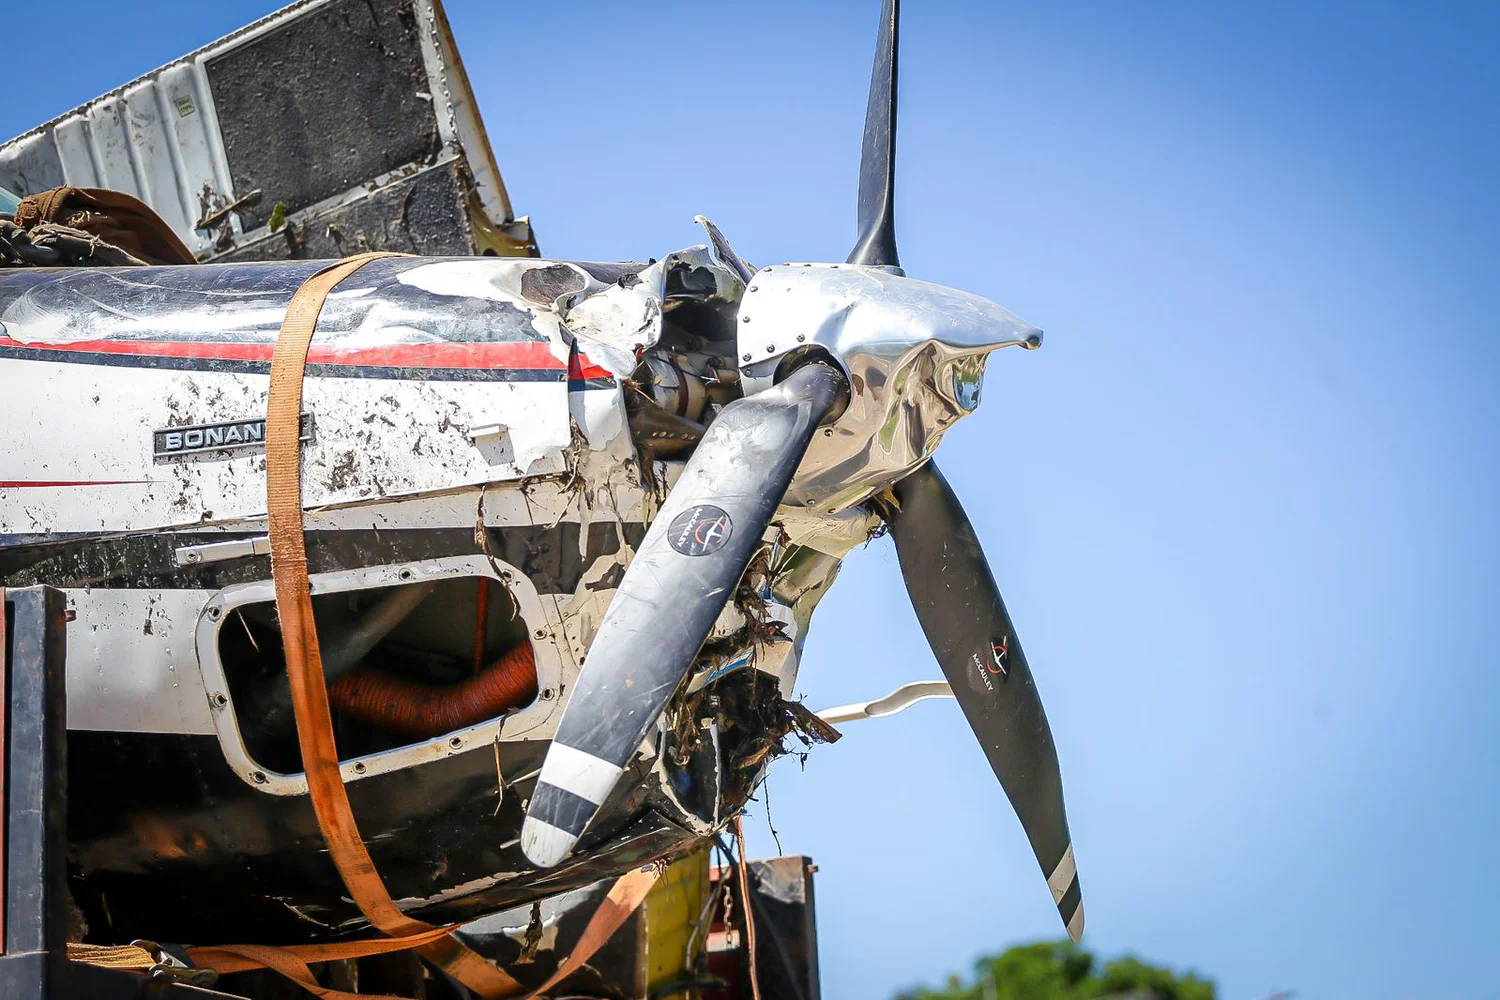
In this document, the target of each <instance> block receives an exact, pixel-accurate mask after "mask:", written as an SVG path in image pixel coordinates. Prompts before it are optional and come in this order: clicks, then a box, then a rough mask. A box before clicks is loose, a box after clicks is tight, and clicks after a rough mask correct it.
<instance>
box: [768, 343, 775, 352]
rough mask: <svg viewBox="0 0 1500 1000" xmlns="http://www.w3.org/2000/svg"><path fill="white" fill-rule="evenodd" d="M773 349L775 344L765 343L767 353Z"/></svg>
mask: <svg viewBox="0 0 1500 1000" xmlns="http://www.w3.org/2000/svg"><path fill="white" fill-rule="evenodd" d="M775 350H776V345H775V344H767V345H766V353H767V354H771V353H774V352H775Z"/></svg>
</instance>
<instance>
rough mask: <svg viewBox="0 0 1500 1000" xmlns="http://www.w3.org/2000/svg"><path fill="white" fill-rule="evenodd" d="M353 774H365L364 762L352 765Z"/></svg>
mask: <svg viewBox="0 0 1500 1000" xmlns="http://www.w3.org/2000/svg"><path fill="white" fill-rule="evenodd" d="M354 773H355V774H364V773H365V762H364V761H359V762H358V763H357V764H355V765H354Z"/></svg>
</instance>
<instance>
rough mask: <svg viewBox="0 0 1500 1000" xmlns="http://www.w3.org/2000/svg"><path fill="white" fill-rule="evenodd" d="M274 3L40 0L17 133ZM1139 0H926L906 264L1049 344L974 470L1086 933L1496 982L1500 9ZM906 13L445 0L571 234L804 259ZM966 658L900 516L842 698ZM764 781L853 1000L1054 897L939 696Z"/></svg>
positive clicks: (919, 33) (1275, 973) (999, 358)
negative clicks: (808, 865)
mask: <svg viewBox="0 0 1500 1000" xmlns="http://www.w3.org/2000/svg"><path fill="white" fill-rule="evenodd" d="M273 6H274V4H272V3H254V2H246V0H236V2H219V3H214V4H206V3H189V2H174V3H159V4H156V5H154V10H155V12H154V13H153V14H151V15H150V16H147V15H146V13H145V7H144V6H141V7H137V6H136V5H124V4H112V3H111V4H105V3H70V2H57V3H52V4H49V5H47V6H46V7H45V10H46V11H47V17H48V19H49V21H51V22H52V23H67V24H70V25H74V26H75V29H74V30H71V31H70V32H69V33H68V42H67V53H68V54H67V57H66V59H65V60H64V66H63V67H61V68H58V67H53V68H51V69H41V70H38V71H37V72H34V73H15V72H13V73H11V74H8V76H7V84H6V90H5V93H4V96H3V98H0V133H3V134H6V135H10V134H15V133H17V132H20V131H22V130H24V129H26V128H28V127H30V126H31V125H33V124H35V123H37V122H39V121H41V120H43V119H45V118H47V117H50V116H52V115H54V114H56V113H58V112H61V111H64V110H66V109H68V108H70V107H72V106H74V105H76V104H78V103H80V102H81V101H83V100H86V99H88V98H90V97H93V96H95V95H96V94H98V93H100V92H102V91H104V90H106V89H109V88H111V87H113V86H115V85H117V84H119V83H121V82H124V81H125V80H127V79H129V78H131V77H133V76H135V75H138V74H139V73H141V72H143V71H146V70H148V69H150V68H152V67H154V66H156V65H158V64H160V63H162V62H165V61H167V60H169V59H171V58H173V57H175V56H177V55H179V54H182V53H183V52H186V51H188V50H189V49H191V48H193V47H195V46H197V45H200V44H202V43H204V42H207V41H209V40H211V39H212V38H215V37H217V36H219V35H221V34H223V33H225V32H227V31H229V30H232V29H233V28H235V27H237V26H239V25H241V24H243V23H245V22H247V21H249V20H250V19H252V18H253V17H255V16H258V15H260V14H262V13H265V12H266V11H268V10H269V9H271V8H272V7H273ZM1126 6H1127V5H1112V4H1049V5H1020V4H997V5H990V4H983V5H980V4H974V5H959V4H952V3H937V2H935V0H931V2H924V0H909V2H908V4H907V10H906V17H905V25H904V29H905V32H904V39H903V56H904V60H905V61H904V65H903V77H902V102H903V106H902V119H901V128H900V161H899V162H900V166H899V173H898V185H899V188H898V190H899V195H898V202H897V208H898V231H899V233H900V240H901V251H902V261H903V263H904V264H905V265H906V267H907V269H908V271H909V273H911V274H913V275H915V276H918V277H922V278H927V279H930V280H934V281H940V282H942V283H945V284H950V285H954V286H958V287H962V288H965V289H968V290H971V291H974V292H977V293H980V294H983V295H986V296H988V297H990V298H993V299H995V300H997V301H999V302H1001V303H1002V304H1004V305H1006V306H1007V307H1008V308H1010V309H1012V310H1013V311H1015V312H1017V313H1018V314H1020V315H1021V316H1023V317H1025V318H1026V319H1027V320H1029V321H1031V322H1033V323H1035V324H1037V325H1038V326H1041V327H1043V328H1044V329H1045V330H1046V331H1047V340H1046V343H1045V346H1044V347H1043V349H1042V350H1041V351H1038V352H1034V353H1023V352H1020V351H1006V352H1003V353H1001V354H999V355H996V356H995V358H994V359H993V360H992V362H991V364H990V367H989V377H988V381H987V384H986V388H985V402H984V405H983V406H982V407H981V409H980V411H979V413H978V414H976V415H975V416H974V417H972V418H970V419H969V420H967V421H965V422H964V423H963V424H961V425H960V426H959V427H958V428H957V429H955V430H954V431H953V432H952V433H951V434H950V435H949V437H948V439H947V440H946V441H945V442H944V445H943V447H942V451H941V456H942V463H943V468H944V470H945V472H946V473H947V475H948V477H949V478H950V480H952V481H953V484H954V486H955V488H956V489H957V490H958V491H959V493H960V495H961V496H962V497H963V498H964V499H965V502H966V503H967V505H968V507H969V510H970V512H971V514H972V516H973V518H974V520H975V522H976V524H977V526H978V530H979V532H980V535H981V537H982V538H984V540H985V542H986V545H987V548H988V551H989V555H990V560H991V563H992V564H993V566H994V569H995V575H996V577H997V578H998V580H999V581H1000V583H1001V586H1002V587H1003V588H1004V591H1005V594H1006V599H1007V602H1008V603H1009V604H1010V608H1011V611H1012V614H1013V615H1014V617H1015V619H1016V622H1017V626H1018V629H1019V630H1020V632H1021V635H1022V636H1023V639H1024V642H1025V645H1026V650H1027V654H1028V656H1029V658H1030V659H1031V662H1032V666H1033V669H1034V671H1035V673H1036V675H1037V678H1038V683H1039V686H1040V688H1041V691H1042V693H1043V695H1044V697H1045V699H1046V704H1047V708H1048V712H1049V716H1050V718H1051V722H1052V728H1053V731H1054V733H1055V734H1056V737H1057V742H1058V746H1059V750H1060V754H1061V757H1062V764H1063V775H1064V780H1065V784H1066V788H1067V794H1068V800H1069V810H1070V817H1071V820H1072V827H1073V835H1074V841H1075V845H1076V849H1077V854H1078V859H1079V867H1080V871H1081V876H1082V879H1083V887H1084V896H1085V899H1086V902H1087V907H1088V918H1089V922H1088V935H1087V937H1086V938H1085V941H1086V943H1087V944H1089V945H1090V946H1092V947H1094V948H1095V949H1097V950H1099V951H1101V952H1104V953H1108V954H1114V953H1118V952H1122V951H1127V950H1128V951H1135V952H1138V953H1140V954H1142V955H1144V956H1146V957H1148V958H1152V959H1157V960H1161V961H1166V962H1171V963H1175V964H1180V965H1191V966H1195V967H1197V968H1199V969H1201V970H1202V971H1203V972H1205V973H1207V974H1209V975H1211V976H1213V977H1215V978H1216V979H1217V980H1218V981H1219V983H1220V984H1221V987H1222V996H1223V997H1224V998H1226V1000H1257V998H1261V997H1265V996H1266V995H1267V994H1269V993H1271V992H1272V991H1273V990H1275V989H1292V990H1296V991H1297V996H1298V997H1299V998H1302V1000H1314V998H1327V1000H1340V998H1350V997H1359V998H1362V1000H1364V998H1369V1000H1398V998H1429V997H1444V998H1453V1000H1462V998H1480V997H1494V996H1497V995H1500V985H1496V982H1495V969H1494V964H1493V961H1492V960H1489V956H1490V955H1492V954H1493V951H1494V939H1495V935H1496V932H1497V931H1500V919H1497V917H1496V915H1495V913H1496V911H1495V905H1494V897H1495V896H1496V894H1497V892H1500V859H1497V853H1500V849H1497V847H1496V837H1495V835H1494V830H1495V827H1496V825H1497V822H1500V740H1497V737H1496V731H1497V727H1496V723H1497V718H1496V716H1497V707H1496V706H1497V704H1500V675H1497V671H1496V662H1495V656H1494V654H1493V652H1492V650H1493V646H1494V641H1495V640H1494V633H1495V629H1494V624H1495V622H1496V612H1495V608H1496V606H1497V599H1500V581H1497V576H1500V527H1497V517H1496V514H1497V510H1500V431H1497V428H1500V406H1497V403H1496V386H1497V379H1500V346H1497V338H1500V322H1497V319H1496V317H1497V315H1500V267H1497V264H1500V250H1497V239H1496V232H1497V222H1500V219H1497V216H1500V211H1497V209H1500V194H1497V185H1496V178H1497V177H1500V128H1497V123H1496V120H1495V119H1496V107H1497V105H1500V80H1497V76H1500V70H1497V66H1500V61H1497V60H1496V59H1495V58H1494V53H1495V52H1496V51H1497V50H1500V14H1497V10H1500V8H1496V7H1494V6H1493V5H1489V4H1484V3H1472V4H1463V3H1447V4H1432V5H1422V7H1421V9H1418V7H1417V5H1394V4H1381V3H1361V4H1354V3H1335V2H1322V3H1312V4H1296V3H1278V2H1272V3H1261V4H1241V5H1202V4H1190V3H1182V4H1144V3H1141V4H1133V5H1129V8H1130V9H1129V10H1126ZM875 7H876V4H875V2H874V0H861V2H859V3H852V2H842V3H825V4H818V5H803V4H796V3H786V2H767V3H762V4H757V5H752V6H746V5H743V4H707V3H695V4H689V3H679V2H667V3H662V4H655V5H648V6H645V7H621V6H620V5H617V4H608V5H605V4H602V3H601V4H598V5H587V4H577V5H561V4H518V3H508V4H496V3H488V2H481V0H451V2H450V4H449V12H450V17H451V19H452V22H453V26H454V30H455V32H456V34H457V37H458V40H459V44H460V47H461V48H462V50H463V53H464V55H465V57H466V59H467V62H468V66H469V70H470V73H471V76H472V79H473V83H474V88H475V90H476V93H477V95H478V100H479V103H480V105H481V108H482V110H483V112H484V115H485V118H486V120H487V123H488V127H489V131H490V136H491V139H492V142H493V144H494V146H495V150H496V153H497V156H498V159H499V162H500V165H501V169H502V172H503V173H504V175H505V178H506V181H507V183H508V186H509V188H510V192H511V195H512V198H513V200H514V202H515V204H516V205H517V207H518V209H519V210H520V211H521V212H525V213H529V214H530V215H531V216H532V219H533V222H534V224H535V226H536V231H537V234H538V237H539V239H540V241H541V245H542V249H543V251H544V252H545V253H547V254H548V255H550V256H557V257H584V258H593V259H612V258H621V259H639V258H643V257H647V256H660V255H661V254H662V253H664V252H666V251H668V250H670V249H673V248H675V247H678V246H682V245H685V244H688V243H692V242H696V241H697V240H698V239H699V236H698V234H697V232H696V230H695V229H694V227H693V225H692V217H693V215H694V214H695V213H698V212H702V213H705V214H707V215H709V216H711V217H712V218H714V219H715V221H717V222H718V224H719V225H720V227H721V228H722V229H723V230H724V231H725V233H726V234H728V236H729V238H730V239H731V240H732V241H733V242H734V243H735V245H736V246H737V248H738V249H739V251H740V253H741V254H742V255H743V256H745V257H747V258H748V259H751V260H753V261H756V262H758V263H771V262H775V261H780V260H788V259H790V260H841V259H842V258H843V257H844V256H845V254H846V253H847V252H848V249H849V247H850V245H851V244H852V240H853V217H854V185H855V173H856V164H857V158H858V143H859V135H860V119H861V115H862V113H863V104H864V94H865V89H866V86H867V80H868V66H869V57H870V51H871V48H872V43H873V33H874V23H875ZM24 9H25V10H33V11H38V12H39V11H40V10H42V9H43V8H41V7H39V6H34V5H30V4H27V5H24ZM17 15H20V19H21V20H22V21H25V20H26V19H27V18H28V17H30V16H32V15H28V14H25V13H24V12H23V10H22V9H21V8H18V9H17V10H15V11H12V19H15V17H16V16H17ZM31 59H32V64H33V65H36V66H43V67H46V66H50V65H52V64H50V63H48V62H46V61H45V60H42V61H40V62H38V61H37V60H41V56H40V55H39V54H38V55H34V56H32V57H31ZM937 673H938V672H937V668H936V666H935V664H934V663H933V662H932V660H931V657H930V654H929V652H928V651H927V649H926V646H925V644H924V642H923V640H922V637H921V634H920V631H919V629H918V627H917V624H916V621H915V618H914V617H913V615H912V612H911V609H910V606H909V604H908V602H907V599H906V596H905V594H904V592H903V590H902V586H901V582H900V576H899V573H898V571H897V566H896V560H895V555H894V553H893V551H892V549H891V548H890V545H889V543H888V542H884V541H882V542H878V543H875V544H872V545H871V546H869V547H868V548H867V549H864V550H861V551H859V552H857V553H855V554H854V555H853V556H852V557H851V558H850V559H849V560H848V562H847V563H846V566H845V570H844V575H843V577H842V578H841V579H840V581H839V583H838V585H837V586H836V587H835V588H834V591H833V592H832V594H831V595H830V596H829V597H828V598H827V599H826V600H825V602H824V604H823V606H822V607H821V608H820V610H819V612H818V615H817V617H816V619H815V621H814V629H813V634H812V637H811V639H810V640H809V642H808V645H807V650H806V656H805V659H804V664H803V677H802V682H801V687H802V690H803V691H805V692H806V694H807V697H808V701H809V702H810V703H812V704H813V705H814V706H816V707H821V706H824V705H829V704H834V703H841V702H846V701H851V700H855V699H858V698H862V697H873V696H875V695H878V694H883V693H884V692H886V691H888V690H889V689H890V688H892V687H894V686H896V685H897V684H899V683H902V682H905V681H907V680H913V679H918V678H925V677H932V676H937ZM770 791H771V797H772V798H771V804H772V812H773V818H774V821H775V825H776V827H777V829H778V831H779V832H780V834H781V842H782V844H783V845H784V847H785V848H786V850H788V851H789V852H800V853H806V854H809V855H811V856H812V857H813V858H814V859H815V860H816V861H817V863H818V864H819V866H820V869H821V870H820V873H819V876H818V878H819V882H818V906H819V914H818V916H819V927H820V935H821V955H822V963H823V980H824V993H825V996H827V997H829V998H831V1000H844V998H848V1000H864V998H879V997H883V996H888V995H889V994H890V993H891V992H892V991H894V990H895V989H897V988H899V987H901V986H904V985H908V984H911V983H914V982H917V981H923V980H926V981H937V980H939V979H940V978H941V977H942V976H943V975H944V974H945V973H946V972H948V971H950V970H954V969H961V968H964V967H966V966H967V965H968V963H969V962H970V961H971V960H972V959H973V958H974V957H975V956H976V955H978V954H980V953H982V952H985V951H989V950H998V949H1001V948H1003V947H1005V946H1007V945H1009V944H1012V943H1016V942H1021V941H1027V940H1032V939H1036V938H1039V937H1055V936H1058V935H1059V934H1060V933H1061V928H1060V926H1058V923H1057V918H1056V913H1055V911H1054V910H1053V908H1052V906H1051V905H1050V899H1049V897H1048V895H1047V892H1046V888H1045V885H1044V883H1043V881H1042V878H1041V876H1040V874H1039V873H1038V872H1037V871H1036V870H1035V864H1034V862H1033V860H1032V858H1031V856H1030V853H1029V851H1028V850H1027V848H1026V844H1025V840H1024V838H1023V836H1022V835H1021V833H1020V830H1019V827H1018V824H1017V823H1016V822H1015V820H1014V818H1013V817H1012V815H1011V813H1010V811H1009V808H1008V806H1007V804H1006V802H1005V800H1004V797H1003V795H1002V794H1001V793H1000V791H999V789H998V787H997V786H996V785H995V783H994V781H993V778H992V777H991V775H990V773H989V770H988V767H987V766H986V764H985V762H984V760H983V757H982V756H981V754H980V753H979V750H978V748H977V746H976V745H975V744H974V741H973V737H972V736H971V734H970V733H969V732H968V730H967V728H966V726H965V724H964V723H963V721H962V718H961V717H960V716H959V714H958V713H957V711H956V709H955V708H954V706H953V705H952V704H951V703H943V702H936V703H927V704H924V705H921V706H919V707H918V708H916V709H913V710H912V711H910V712H908V713H907V714H905V715H903V716H899V717H897V718H895V719H891V720H887V721H884V722H875V723H865V724H862V725H856V726H849V727H847V736H846V738H845V739H844V740H843V741H842V742H841V743H839V744H838V745H837V746H833V747H823V748H819V749H818V750H817V751H816V752H815V753H814V754H813V756H812V757H811V759H810V760H809V761H808V763H807V766H806V769H805V771H804V770H799V768H798V766H797V764H796V763H795V761H792V762H783V763H781V764H779V765H778V766H777V767H776V769H775V770H774V772H773V776H772V781H771V789H770ZM749 828H750V830H751V835H752V841H753V842H752V849H753V850H754V851H756V852H757V853H770V852H771V851H773V850H774V846H773V844H772V842H771V838H770V835H769V833H768V832H767V826H766V823H765V818H764V812H763V810H757V812H756V814H755V816H754V817H753V819H752V821H751V822H750V824H749Z"/></svg>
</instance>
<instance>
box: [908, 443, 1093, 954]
mask: <svg viewBox="0 0 1500 1000" xmlns="http://www.w3.org/2000/svg"><path fill="white" fill-rule="evenodd" d="M895 494H896V500H897V502H898V503H899V504H900V505H901V506H900V511H899V512H897V513H896V514H895V515H894V516H892V517H891V519H890V526H891V536H892V537H893V538H894V539H895V542H896V555H897V557H898V558H899V559H900V561H901V575H902V577H903V578H904V579H905V580H906V589H907V592H908V593H909V594H910V595H911V603H912V606H913V607H914V608H916V611H917V618H918V619H919V620H920V621H921V623H922V631H923V632H925V633H926V634H927V641H928V643H929V644H930V645H931V646H932V651H933V653H934V654H935V655H936V656H937V660H938V663H939V664H941V665H942V668H943V673H944V674H946V675H947V677H948V683H949V685H950V686H951V687H952V688H953V694H954V697H956V698H957V699H958V704H959V706H960V707H961V708H962V709H963V712H964V716H965V717H966V718H967V719H968V720H969V726H970V728H972V729H973V730H974V735H975V736H977V737H979V743H980V745H981V746H982V747H984V754H985V756H986V757H987V758H989V762H990V767H991V768H993V769H994V771H995V777H997V778H999V779H1000V784H1001V786H1002V787H1004V789H1005V794H1006V795H1007V796H1008V797H1009V798H1010V803H1011V805H1012V806H1013V807H1014V808H1015V810H1016V815H1017V816H1019V817H1020V819H1021V826H1022V827H1023V828H1025V830H1026V836H1027V837H1028V838H1030V840H1031V849H1032V851H1033V852H1034V853H1035V854H1036V859H1037V861H1038V862H1039V863H1040V864H1041V866H1042V872H1043V874H1045V875H1046V876H1047V885H1048V887H1049V888H1050V889H1051V890H1052V899H1053V902H1055V903H1056V904H1057V910H1058V912H1059V913H1060V914H1061V915H1062V920H1063V924H1064V925H1065V926H1066V927H1067V929H1068V935H1069V936H1070V937H1071V938H1072V939H1073V940H1074V941H1077V940H1078V939H1079V937H1080V936H1081V935H1082V934H1083V897H1082V894H1081V892H1080V889H1079V886H1078V870H1077V866H1076V864H1075V862H1074V859H1073V842H1072V837H1071V836H1070V835H1069V833H1068V817H1067V814H1066V812H1065V811H1064V809H1063V790H1062V775H1061V773H1060V772H1059V770H1058V764H1057V750H1056V748H1055V747H1054V746H1053V744H1052V731H1051V730H1050V729H1049V728H1048V727H1047V716H1046V714H1045V713H1044V712H1043V711H1042V700H1041V697H1040V696H1039V695H1038V694H1037V690H1036V684H1035V682H1034V681H1033V680H1032V677H1031V668H1030V667H1029V666H1028V665H1027V663H1026V654H1024V653H1023V652H1021V643H1020V640H1018V639H1017V638H1016V630H1015V627H1014V626H1013V625H1012V624H1011V621H1010V615H1009V614H1007V613H1006V610H1005V602H1004V601H1002V600H1001V599H1000V590H999V588H998V587H996V586H995V579H994V577H993V576H991V575H990V568H989V565H988V563H986V562H985V558H984V550H983V549H982V548H981V547H980V545H979V538H978V536H977V535H975V533H974V526H973V525H972V524H970V523H969V518H968V515H966V514H965V513H964V509H963V507H962V506H961V505H960V504H959V502H958V497H957V496H955V495H954V493H953V490H952V489H951V488H950V487H949V486H948V483H947V481H946V480H945V479H943V476H942V474H941V473H940V472H938V470H937V466H936V465H934V464H933V463H932V462H930V461H929V462H928V463H927V464H926V465H924V466H923V467H922V468H920V469H918V470H917V471H916V472H913V473H911V474H910V475H908V476H907V477H906V478H905V479H903V480H901V482H899V483H897V484H896V487H895Z"/></svg>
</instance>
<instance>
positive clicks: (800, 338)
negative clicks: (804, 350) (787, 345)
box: [797, 333, 807, 344]
mask: <svg viewBox="0 0 1500 1000" xmlns="http://www.w3.org/2000/svg"><path fill="white" fill-rule="evenodd" d="M806 339H807V334H805V333H799V334H797V343H799V344H800V343H802V342H803V341H804V340H806Z"/></svg>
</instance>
